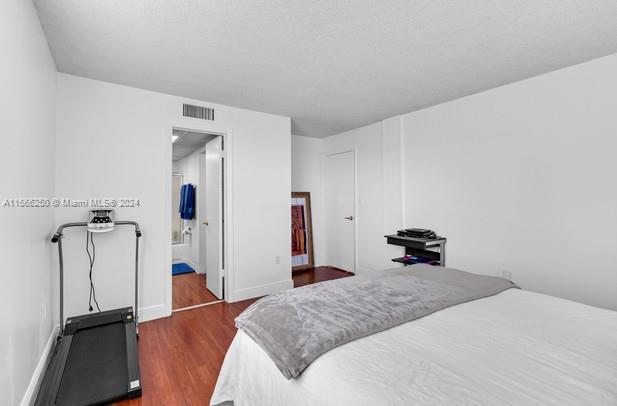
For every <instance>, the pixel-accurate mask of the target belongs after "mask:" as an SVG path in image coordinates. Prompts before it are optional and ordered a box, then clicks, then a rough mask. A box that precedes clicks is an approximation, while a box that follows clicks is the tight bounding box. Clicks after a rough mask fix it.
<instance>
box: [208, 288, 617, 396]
mask: <svg viewBox="0 0 617 406" xmlns="http://www.w3.org/2000/svg"><path fill="white" fill-rule="evenodd" d="M232 402H233V403H232ZM210 404H211V405H231V404H234V405H235V406H247V405H255V406H257V405H270V406H291V405H297V406H303V405H307V406H308V405H337V406H345V405H349V406H352V405H353V406H357V405H435V406H441V405H443V406H446V405H447V406H452V405H560V406H563V405H616V404H617V312H613V311H610V310H604V309H599V308H595V307H591V306H586V305H583V304H580V303H575V302H571V301H568V300H564V299H559V298H555V297H552V296H547V295H542V294H538V293H533V292H528V291H521V290H517V289H509V290H507V291H504V292H502V293H499V294H498V295H495V296H491V297H487V298H484V299H479V300H476V301H473V302H468V303H464V304H460V305H457V306H454V307H450V308H447V309H444V310H441V311H439V312H437V313H434V314H431V315H429V316H426V317H424V318H421V319H418V320H415V321H411V322H408V323H405V324H402V325H399V326H397V327H393V328H391V329H388V330H385V331H382V332H380V333H376V334H373V335H371V336H368V337H364V338H361V339H358V340H356V341H353V342H350V343H347V344H345V345H342V346H340V347H337V348H335V349H333V350H331V351H329V352H328V353H326V354H324V355H322V356H321V357H320V358H319V359H317V360H316V361H315V362H313V363H312V364H311V365H310V366H309V367H308V368H307V369H306V370H305V371H304V372H303V373H302V375H301V376H299V377H298V378H297V379H292V380H287V379H286V378H285V377H284V376H283V375H282V374H281V372H280V371H279V370H278V369H277V367H276V366H275V364H274V362H273V361H272V360H271V359H270V358H269V357H268V355H267V354H266V353H265V352H264V351H263V350H262V349H261V348H260V347H259V346H258V345H257V344H256V343H255V342H254V341H253V340H252V339H251V338H250V337H248V336H247V335H246V334H244V333H243V332H242V331H238V332H237V334H236V336H235V338H234V340H233V342H232V344H231V346H230V348H229V350H228V352H227V355H226V357H225V361H224V363H223V366H222V369H221V372H220V375H219V379H218V381H217V384H216V388H215V390H214V394H213V396H212V399H211V400H210Z"/></svg>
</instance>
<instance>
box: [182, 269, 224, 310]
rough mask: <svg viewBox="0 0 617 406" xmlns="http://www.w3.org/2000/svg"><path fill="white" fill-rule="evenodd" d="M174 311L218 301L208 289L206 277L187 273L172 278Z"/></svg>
mask: <svg viewBox="0 0 617 406" xmlns="http://www.w3.org/2000/svg"><path fill="white" fill-rule="evenodd" d="M171 283H172V291H173V294H172V297H173V304H172V309H174V310H176V309H181V308H183V307H189V306H194V305H198V304H202V303H210V302H215V301H217V300H218V299H217V298H216V296H214V295H213V294H212V293H210V291H209V290H208V288H206V275H205V274H199V273H195V272H193V273H185V274H182V275H175V276H172V277H171Z"/></svg>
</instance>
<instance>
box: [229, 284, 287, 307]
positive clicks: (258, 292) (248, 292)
mask: <svg viewBox="0 0 617 406" xmlns="http://www.w3.org/2000/svg"><path fill="white" fill-rule="evenodd" d="M293 287H294V281H293V280H292V279H288V280H284V281H278V282H274V283H267V284H265V285H257V286H251V287H250V288H244V289H237V290H236V291H235V294H234V297H233V301H234V302H239V301H241V300H246V299H252V298H255V297H260V296H266V295H269V294H270V293H276V292H280V291H281V290H285V289H292V288H293Z"/></svg>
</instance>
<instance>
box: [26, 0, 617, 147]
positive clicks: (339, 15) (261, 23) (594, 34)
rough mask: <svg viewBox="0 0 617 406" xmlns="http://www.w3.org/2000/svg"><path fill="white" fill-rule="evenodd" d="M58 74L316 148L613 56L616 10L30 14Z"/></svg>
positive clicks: (185, 6) (494, 2) (187, 5)
mask: <svg viewBox="0 0 617 406" xmlns="http://www.w3.org/2000/svg"><path fill="white" fill-rule="evenodd" d="M35 4H36V6H37V9H38V12H39V15H40V18H41V21H42V24H43V28H44V29H45V32H46V34H47V38H48V41H49V44H50V47H51V50H52V53H53V55H54V58H55V60H56V64H57V66H58V69H59V70H60V71H62V72H66V73H70V74H74V75H79V76H85V77H89V78H94V79H99V80H103V81H107V82H113V83H119V84H124V85H129V86H134V87H139V88H143V89H149V90H154V91H159V92H164V93H169V94H175V95H180V96H185V97H190V98H195V99H201V100H207V101H211V102H216V103H221V104H227V105H230V106H236V107H244V108H248V109H252V110H257V111H264V112H269V113H275V114H280V115H285V116H289V117H291V118H292V132H293V133H295V134H300V135H309V136H315V137H323V136H327V135H331V134H334V133H338V132H341V131H344V130H348V129H351V128H355V127H359V126H361V125H365V124H368V123H371V122H375V121H379V120H381V119H384V118H386V117H390V116H393V115H397V114H401V113H405V112H409V111H413V110H417V109H421V108H424V107H427V106H431V105H435V104H438V103H442V102H445V101H448V100H452V99H456V98H459V97H462V96H466V95H469V94H473V93H477V92H480V91H483V90H486V89H489V88H493V87H496V86H500V85H504V84H507V83H511V82H514V81H517V80H520V79H524V78H527V77H531V76H535V75H538V74H541V73H544V72H549V71H551V70H555V69H558V68H562V67H565V66H569V65H573V64H576V63H579V62H583V61H586V60H589V59H593V58H596V57H600V56H604V55H608V54H611V53H615V52H617V1H615V0H473V1H471V0H470V1H462V0H439V1H437V0H422V1H419V0H400V1H396V0H387V1H386V0H381V1H379V0H372V1H367V0H336V1H334V0H311V1H300V0H295V1H294V0H267V1H266V0H264V1H239V0H182V1H170V0H131V1H126V0H105V1H103V0H35Z"/></svg>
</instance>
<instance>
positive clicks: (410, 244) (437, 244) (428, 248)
mask: <svg viewBox="0 0 617 406" xmlns="http://www.w3.org/2000/svg"><path fill="white" fill-rule="evenodd" d="M385 237H386V240H387V242H388V244H390V245H398V246H401V247H405V256H404V257H400V258H392V261H393V262H398V263H400V264H404V265H414V264H421V263H425V264H430V265H440V266H446V242H447V239H446V238H445V237H439V236H437V237H435V238H413V237H405V236H401V235H397V234H394V235H386V236H385Z"/></svg>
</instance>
